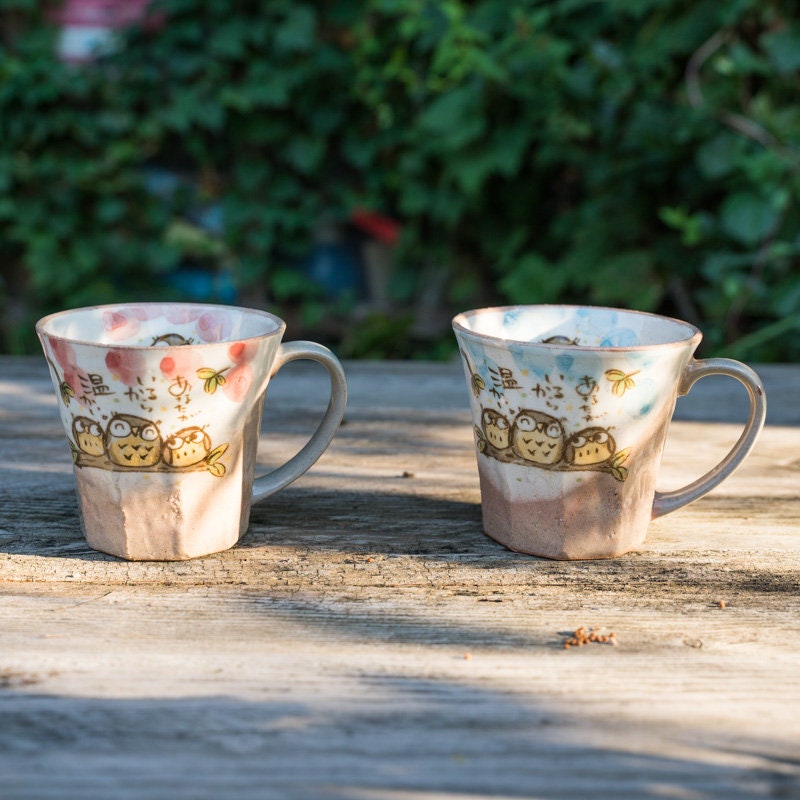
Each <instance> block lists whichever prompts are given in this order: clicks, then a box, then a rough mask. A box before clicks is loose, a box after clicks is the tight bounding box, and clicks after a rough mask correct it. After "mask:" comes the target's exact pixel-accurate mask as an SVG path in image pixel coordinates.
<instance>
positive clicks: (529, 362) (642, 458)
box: [453, 305, 766, 559]
mask: <svg viewBox="0 0 800 800" xmlns="http://www.w3.org/2000/svg"><path fill="white" fill-rule="evenodd" d="M453 329H454V331H455V335H456V338H457V340H458V343H459V346H460V349H461V356H462V361H463V365H464V370H465V373H466V377H467V382H468V385H469V396H470V404H471V409H472V416H473V421H474V432H475V443H476V449H477V460H478V472H479V475H480V485H481V506H482V514H483V526H484V530H485V531H486V533H487V534H488V535H489V536H491V537H492V538H493V539H496V540H497V541H498V542H501V543H502V544H504V545H506V546H507V547H509V548H510V549H512V550H517V551H520V552H523V553H529V554H533V555H538V556H544V557H547V558H556V559H587V558H611V557H614V556H618V555H621V554H622V553H625V552H627V551H629V550H631V549H633V548H635V547H637V546H638V545H640V544H641V543H642V542H643V541H644V538H645V534H646V531H647V527H648V524H649V522H650V520H651V519H652V518H653V517H658V516H661V515H662V514H666V513H668V512H670V511H674V510H675V509H677V508H680V507H681V506H683V505H686V504H687V503H690V502H692V501H694V500H696V499H697V498H699V497H701V496H702V495H704V494H705V493H706V492H708V491H709V490H710V489H712V488H713V487H714V486H716V485H717V484H719V483H720V482H721V481H722V480H724V479H725V478H726V477H728V476H729V475H730V474H731V473H732V472H733V470H734V469H735V468H736V467H737V466H738V465H739V464H740V463H741V461H742V460H743V459H744V458H745V456H746V455H747V454H748V453H749V452H750V450H751V449H752V447H753V445H754V444H755V441H756V438H757V436H758V434H759V432H760V430H761V428H762V426H763V424H764V418H765V415H766V399H765V396H764V389H763V386H762V385H761V381H760V380H759V378H758V376H757V375H756V374H755V372H753V370H751V369H750V368H749V367H747V366H745V365H744V364H741V363H739V362H738V361H733V360H730V359H724V358H712V359H708V360H705V361H701V360H695V359H694V358H693V354H694V352H695V350H696V348H697V346H698V345H699V343H700V340H701V338H702V335H701V333H700V331H699V330H698V329H697V328H695V327H694V326H693V325H690V324H689V323H687V322H681V321H680V320H675V319H670V318H667V317H662V316H658V315H655V314H646V313H642V312H637V311H626V310H622V309H614V308H599V307H591V306H556V305H553V306H547V305H542V306H514V307H502V308H482V309H477V310H474V311H466V312H464V313H461V314H459V315H458V316H456V317H455V319H454V320H453ZM707 375H729V376H731V377H733V378H736V379H737V380H739V381H741V383H742V384H744V386H745V388H746V389H747V391H748V394H749V397H750V415H749V419H748V420H747V423H746V425H745V428H744V431H743V433H742V435H741V437H740V438H739V440H738V442H737V443H736V444H735V445H734V446H733V448H732V449H731V451H730V452H729V453H728V455H727V456H726V457H725V458H724V459H723V460H722V461H721V462H720V463H719V464H717V466H715V467H714V468H713V469H711V470H710V471H709V472H707V473H706V474H705V475H703V476H702V477H701V478H699V479H698V480H696V481H694V482H693V483H690V484H689V485H688V486H685V487H684V488H682V489H679V490H676V491H671V492H658V491H656V478H657V475H658V470H659V464H660V461H661V454H662V450H663V447H664V441H665V439H666V434H667V428H668V427H669V423H670V420H671V418H672V414H673V411H674V409H675V403H676V400H677V398H678V396H679V395H683V394H686V393H687V392H688V391H689V389H690V388H691V387H692V385H693V384H694V383H695V381H697V380H698V379H699V378H702V377H705V376H707Z"/></svg>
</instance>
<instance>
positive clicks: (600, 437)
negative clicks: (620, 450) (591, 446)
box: [592, 431, 608, 444]
mask: <svg viewBox="0 0 800 800" xmlns="http://www.w3.org/2000/svg"><path fill="white" fill-rule="evenodd" d="M592 441H593V442H597V444H605V443H606V442H607V441H608V434H607V433H606V432H605V431H599V432H598V433H596V434H595V435H594V436H592Z"/></svg>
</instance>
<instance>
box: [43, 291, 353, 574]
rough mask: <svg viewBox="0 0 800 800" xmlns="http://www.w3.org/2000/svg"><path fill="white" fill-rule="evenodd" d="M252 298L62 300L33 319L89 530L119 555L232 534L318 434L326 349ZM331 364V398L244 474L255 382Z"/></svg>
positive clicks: (324, 431) (200, 544)
mask: <svg viewBox="0 0 800 800" xmlns="http://www.w3.org/2000/svg"><path fill="white" fill-rule="evenodd" d="M285 328H286V325H285V323H284V322H283V321H282V320H281V319H279V318H278V317H276V316H274V315H272V314H269V313H267V312H265V311H258V310H254V309H247V308H235V307H231V306H215V305H202V304H193V303H170V304H166V303H130V304H120V305H111V306H96V307H92V308H79V309H73V310H69V311H62V312H60V313H57V314H52V315H51V316H48V317H45V318H44V319H42V320H40V321H39V322H38V323H37V325H36V332H37V334H38V336H39V339H40V341H41V343H42V348H43V349H44V354H45V357H46V359H47V363H48V365H49V367H50V373H51V376H52V379H53V384H54V386H55V388H56V394H57V397H58V409H59V413H60V416H61V421H62V423H63V425H64V429H65V431H66V435H67V439H68V441H69V445H70V450H71V452H72V460H73V463H74V474H75V481H76V489H77V495H78V505H79V510H80V516H81V525H82V528H83V531H84V534H85V536H86V540H87V542H88V544H89V545H90V546H91V547H92V548H94V549H96V550H100V551H102V552H105V553H110V554H112V555H115V556H119V557H121V558H126V559H132V560H177V559H186V558H193V557H196V556H202V555H206V554H209V553H214V552H218V551H221V550H225V549H227V548H229V547H232V546H233V545H234V544H236V542H237V541H238V540H239V538H240V537H241V536H242V535H243V534H244V533H245V531H246V530H247V527H248V524H249V517H250V506H251V503H253V502H258V501H260V500H262V499H264V498H266V497H268V496H269V495H271V494H273V493H274V492H276V491H278V490H279V489H281V488H283V487H284V486H286V485H288V484H289V483H291V482H292V481H294V480H295V479H296V478H298V477H300V475H302V474H303V473H304V472H305V471H306V470H307V469H308V468H309V467H311V466H312V465H313V464H314V462H316V461H317V459H318V458H319V457H320V456H321V455H322V453H323V452H324V451H325V450H326V449H327V447H328V445H329V444H330V442H331V440H332V438H333V436H334V434H335V432H336V430H337V428H338V427H339V423H340V422H341V420H342V416H343V414H344V410H345V404H346V402H347V384H346V381H345V375H344V371H343V370H342V366H341V364H340V363H339V361H338V360H337V359H336V357H335V356H334V355H333V353H331V352H330V350H328V349H327V348H325V347H323V346H322V345H319V344H315V343H313V342H289V343H286V344H282V343H281V339H282V337H283V334H284V331H285ZM295 359H310V360H312V361H317V362H319V363H320V364H322V365H323V366H324V367H325V369H326V370H327V372H328V375H329V377H330V384H331V390H330V402H329V404H328V407H327V410H326V411H325V413H324V415H323V417H322V420H321V422H320V424H319V426H318V427H317V429H316V431H315V432H314V434H313V435H312V436H311V438H310V439H309V440H308V442H307V443H306V444H305V446H304V447H303V448H302V449H301V450H300V451H299V452H298V453H297V454H296V455H295V456H294V457H293V458H291V459H289V460H288V461H287V462H286V463H285V464H283V465H282V466H280V467H278V468H277V469H275V470H273V471H271V472H269V473H267V474H266V475H264V476H261V477H256V476H255V467H256V449H257V445H258V438H259V431H260V427H261V415H262V408H263V404H264V395H265V392H266V389H267V385H268V383H269V380H270V378H271V377H272V376H273V375H275V373H276V372H277V371H278V370H279V369H280V368H281V367H282V366H283V365H284V364H286V363H288V362H289V361H294V360H295Z"/></svg>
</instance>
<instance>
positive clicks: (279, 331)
mask: <svg viewBox="0 0 800 800" xmlns="http://www.w3.org/2000/svg"><path fill="white" fill-rule="evenodd" d="M131 306H144V307H145V308H153V307H155V306H164V307H169V308H194V309H199V308H204V309H208V310H209V311H214V310H223V311H239V312H245V313H247V314H255V315H257V316H262V317H267V318H269V319H271V320H272V321H273V322H275V323H276V324H277V327H276V328H275V330H272V331H268V332H266V333H260V334H257V335H256V336H239V337H235V338H226V339H220V341H218V342H192V343H191V344H182V345H180V347H214V346H218V345H221V344H232V343H233V342H248V341H254V340H258V339H264V338H267V337H270V336H280V337H283V334H284V332H285V331H286V322H285V321H284V320H282V319H281V318H280V317H279V316H277V315H276V314H273V313H271V312H270V311H264V310H262V309H260V308H249V307H247V306H233V305H224V304H223V303H195V302H191V301H187V302H184V301H177V302H172V301H169V300H142V301H137V300H134V301H129V302H119V303H102V304H98V305H93V306H77V307H75V308H65V309H62V310H61V311H54V312H53V313H52V314H47V315H46V316H44V317H42V318H41V319H39V320H38V321H37V322H36V325H35V326H34V329H35V331H36V334H37V336H39V337H41V336H48V337H51V338H55V339H60V340H61V341H64V342H69V343H70V344H77V345H84V346H88V347H111V348H113V349H114V350H163V349H164V347H163V345H157V344H129V343H124V342H114V343H113V344H112V343H108V342H98V341H93V340H92V339H85V338H81V337H76V336H65V335H64V334H61V333H57V332H54V331H48V330H47V325H48V324H49V323H50V322H52V321H53V320H55V319H57V318H59V317H66V316H67V315H69V314H77V313H80V312H86V311H110V310H112V309H120V308H125V307H131Z"/></svg>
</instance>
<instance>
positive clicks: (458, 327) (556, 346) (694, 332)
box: [451, 303, 703, 353]
mask: <svg viewBox="0 0 800 800" xmlns="http://www.w3.org/2000/svg"><path fill="white" fill-rule="evenodd" d="M554 308H558V309H574V310H577V309H587V310H589V311H613V312H616V313H619V314H629V315H632V316H642V317H650V318H652V319H656V320H661V321H663V322H670V323H673V324H676V325H681V326H683V327H684V328H687V329H688V330H689V332H690V333H691V335H690V336H687V337H686V338H683V339H672V340H670V341H666V342H658V343H656V344H633V345H610V346H607V347H603V346H600V345H583V344H570V345H565V344H563V343H561V342H532V341H529V340H525V339H514V338H511V337H500V336H492V335H491V334H488V333H481V332H480V331H474V330H471V329H469V328H467V327H465V326H464V324H463V323H462V320H465V319H466V318H467V317H470V316H473V317H475V316H478V315H480V314H486V313H490V312H501V313H502V312H508V311H518V310H520V309H554ZM451 324H452V326H453V330H454V331H455V332H456V333H460V334H463V335H465V336H472V337H475V338H476V339H480V340H483V341H486V342H494V343H497V344H517V345H522V346H526V347H543V348H546V349H548V350H563V349H564V347H565V346H566V347H569V349H570V350H582V351H586V352H598V353H609V352H614V351H617V352H631V351H634V350H640V351H644V350H654V349H660V348H666V347H685V346H687V345H689V344H695V345H697V344H699V343H700V340H701V339H702V338H703V333H702V331H701V330H700V329H699V328H698V327H697V326H696V325H692V323H691V322H686V321H685V320H682V319H678V318H677V317H668V316H666V315H664V314H656V313H654V312H652V311H639V310H637V309H630V308H618V307H615V306H597V305H591V304H578V303H520V304H517V305H505V306H483V307H480V308H473V309H469V310H467V311H460V312H459V313H458V314H456V315H455V316H454V317H453V319H452V321H451Z"/></svg>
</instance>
